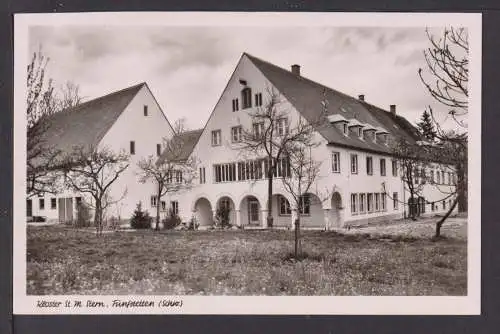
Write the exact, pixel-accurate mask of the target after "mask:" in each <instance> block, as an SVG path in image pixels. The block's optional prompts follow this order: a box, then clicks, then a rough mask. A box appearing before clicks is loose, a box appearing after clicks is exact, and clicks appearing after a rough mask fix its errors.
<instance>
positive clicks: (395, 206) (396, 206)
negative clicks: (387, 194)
mask: <svg viewBox="0 0 500 334" xmlns="http://www.w3.org/2000/svg"><path fill="white" fill-rule="evenodd" d="M392 208H393V209H394V210H398V209H399V200H398V193H396V192H394V193H392Z"/></svg>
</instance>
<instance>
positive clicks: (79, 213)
mask: <svg viewBox="0 0 500 334" xmlns="http://www.w3.org/2000/svg"><path fill="white" fill-rule="evenodd" d="M90 225H91V222H90V209H89V207H88V205H87V204H85V203H84V202H80V203H78V204H77V206H76V222H75V227H89V226H90Z"/></svg>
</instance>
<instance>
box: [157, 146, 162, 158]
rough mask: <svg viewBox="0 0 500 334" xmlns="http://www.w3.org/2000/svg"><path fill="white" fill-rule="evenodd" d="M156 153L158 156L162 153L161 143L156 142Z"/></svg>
mask: <svg viewBox="0 0 500 334" xmlns="http://www.w3.org/2000/svg"><path fill="white" fill-rule="evenodd" d="M156 155H157V156H160V155H161V144H156Z"/></svg>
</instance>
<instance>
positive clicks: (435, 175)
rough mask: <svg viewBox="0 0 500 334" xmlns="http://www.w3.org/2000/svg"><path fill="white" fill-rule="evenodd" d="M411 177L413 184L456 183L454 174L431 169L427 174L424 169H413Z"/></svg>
mask: <svg viewBox="0 0 500 334" xmlns="http://www.w3.org/2000/svg"><path fill="white" fill-rule="evenodd" d="M413 175H414V176H413V178H414V181H415V183H421V184H424V183H426V182H427V181H429V182H430V183H431V184H442V185H455V184H456V182H457V176H456V174H455V173H453V172H445V171H443V170H436V171H434V170H433V169H431V170H430V171H429V172H428V171H427V170H426V169H425V168H421V169H418V168H415V170H414V171H413Z"/></svg>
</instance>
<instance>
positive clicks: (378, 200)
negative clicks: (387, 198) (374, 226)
mask: <svg viewBox="0 0 500 334" xmlns="http://www.w3.org/2000/svg"><path fill="white" fill-rule="evenodd" d="M375 211H380V194H379V193H376V194H375Z"/></svg>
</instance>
